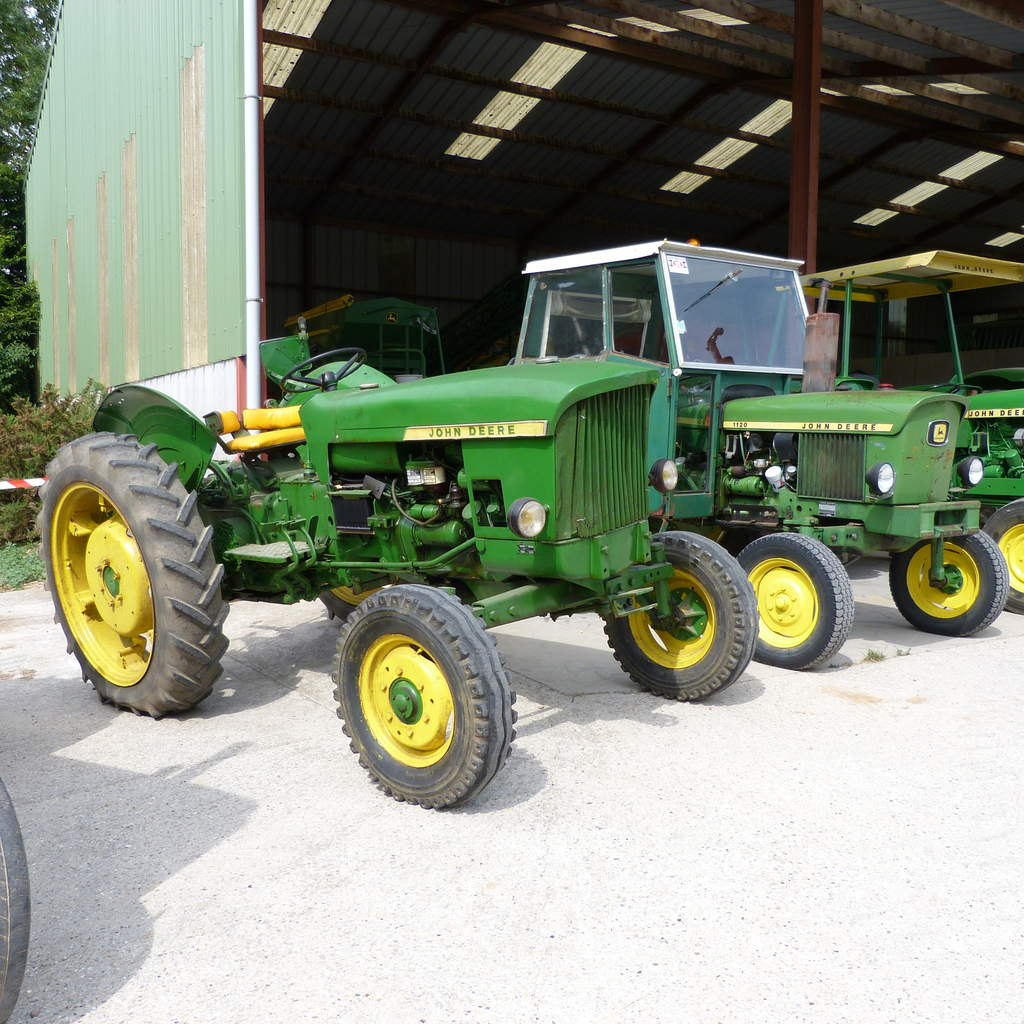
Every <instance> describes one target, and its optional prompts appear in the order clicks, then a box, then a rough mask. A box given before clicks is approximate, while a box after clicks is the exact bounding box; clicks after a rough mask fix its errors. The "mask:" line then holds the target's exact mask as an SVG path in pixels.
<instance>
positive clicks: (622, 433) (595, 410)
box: [557, 385, 650, 537]
mask: <svg viewBox="0 0 1024 1024" xmlns="http://www.w3.org/2000/svg"><path fill="white" fill-rule="evenodd" d="M649 404H650V391H649V389H648V388H646V387H644V386H642V385H641V386H639V387H632V388H623V389H621V390H619V391H610V392H608V393H606V394H603V395H595V396H594V397H593V398H587V399H584V400H583V401H582V402H579V403H578V404H577V405H576V406H575V407H574V408H573V409H571V410H570V411H569V412H568V413H567V414H566V415H565V416H563V417H562V419H561V421H560V422H559V424H558V434H559V438H558V443H557V448H558V451H559V453H560V454H562V455H564V456H568V455H569V453H570V452H572V453H573V455H572V463H571V465H572V475H571V476H568V474H567V471H568V469H569V466H568V465H565V464H564V463H563V465H562V466H560V467H559V472H560V473H562V474H563V483H562V488H561V493H562V496H563V500H562V501H560V502H559V506H560V507H559V509H558V535H559V536H560V537H570V536H574V535H575V536H579V537H594V536H596V535H597V534H600V533H605V532H606V531H608V530H614V529H616V528H617V527H619V526H625V525H627V524H628V523H635V522H638V521H639V520H641V519H644V518H646V516H647V466H646V464H645V463H646V458H647V415H648V406H649ZM571 433H575V444H574V445H573V444H571V443H570V442H571V440H572V439H571V437H570V436H569V435H570V434H571Z"/></svg>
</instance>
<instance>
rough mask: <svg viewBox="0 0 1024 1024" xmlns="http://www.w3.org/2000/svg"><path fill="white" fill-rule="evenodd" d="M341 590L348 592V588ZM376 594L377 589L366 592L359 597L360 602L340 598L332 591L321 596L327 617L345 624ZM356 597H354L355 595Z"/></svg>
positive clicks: (324, 592) (341, 588)
mask: <svg viewBox="0 0 1024 1024" xmlns="http://www.w3.org/2000/svg"><path fill="white" fill-rule="evenodd" d="M338 589H339V590H347V589H348V588H346V587H339V588H338ZM374 593H376V589H372V590H368V591H365V592H364V593H362V594H360V595H359V600H356V601H353V600H351V599H347V598H346V597H342V596H339V595H338V594H336V593H334V591H331V590H324V591H323V592H322V593H321V594H320V603H321V604H322V605H323V606H324V607H325V608H326V609H327V616H328V618H331V619H337V621H338V623H339V624H340V623H342V622H344V621H345V620H346V619H347V618H348V617H349V616H350V615H351V614H352V613H353V612H354V611H355V610H356V609H357V608H358V607H359V606H360V605H361V604H362V603H363V601H365V600H366V598H367V597H369V596H370V594H374ZM353 596H354V595H353Z"/></svg>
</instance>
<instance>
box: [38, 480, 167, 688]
mask: <svg viewBox="0 0 1024 1024" xmlns="http://www.w3.org/2000/svg"><path fill="white" fill-rule="evenodd" d="M50 555H51V560H52V563H53V578H54V585H55V587H56V591H57V598H58V600H59V601H60V605H61V608H62V609H63V611H64V618H65V619H66V620H67V623H68V626H69V627H70V628H71V632H72V635H73V636H74V638H75V640H76V641H77V643H78V646H79V647H80V648H81V650H82V653H83V654H84V655H85V657H86V658H87V659H88V661H89V662H90V664H91V665H92V666H93V667H94V668H95V669H96V670H97V671H98V672H99V673H100V675H101V676H103V678H104V679H106V680H108V681H109V682H111V683H113V684H114V685H115V686H134V685H135V684H136V683H137V682H138V681H139V680H140V679H141V678H142V677H143V676H144V675H145V674H146V670H147V669H148V668H149V662H150V659H151V657H152V655H153V642H154V635H155V634H154V614H153V594H152V590H151V588H150V582H149V573H148V572H147V571H146V564H145V562H144V561H143V559H142V553H141V552H140V551H139V546H138V544H137V543H136V542H135V538H134V537H133V536H132V532H131V530H130V529H129V527H128V524H127V522H126V521H125V518H124V516H123V515H122V513H121V510H120V509H119V508H118V507H117V506H116V505H115V504H114V502H113V501H111V499H110V498H109V497H108V496H107V495H106V494H104V492H103V491H102V490H100V488H98V487H95V486H94V485H92V484H87V483H77V484H73V485H72V486H71V487H69V488H67V490H65V491H64V492H63V493H62V494H61V496H60V498H59V499H58V500H57V505H56V507H55V508H54V511H53V520H52V522H51V525H50Z"/></svg>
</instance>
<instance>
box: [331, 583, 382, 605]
mask: <svg viewBox="0 0 1024 1024" xmlns="http://www.w3.org/2000/svg"><path fill="white" fill-rule="evenodd" d="M382 589H383V588H382V587H371V588H370V589H369V590H360V591H359V593H358V594H357V593H356V592H355V591H354V590H353V589H352V588H351V587H331V593H332V594H333V595H334V596H335V597H336V598H338V599H339V600H341V601H344V602H345V604H350V605H353V606H355V605H357V604H362V603H363V602H364V601H365V600H366V599H367V598H368V597H369V596H370V595H371V594H376V593H377V591H378V590H382Z"/></svg>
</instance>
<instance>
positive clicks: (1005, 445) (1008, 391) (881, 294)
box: [803, 250, 1024, 614]
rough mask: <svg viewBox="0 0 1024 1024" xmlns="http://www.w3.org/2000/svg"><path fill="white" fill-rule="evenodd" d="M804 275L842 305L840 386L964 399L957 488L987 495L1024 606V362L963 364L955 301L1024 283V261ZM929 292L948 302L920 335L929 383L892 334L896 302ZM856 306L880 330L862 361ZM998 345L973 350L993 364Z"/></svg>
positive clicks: (988, 528) (911, 262) (1014, 592)
mask: <svg viewBox="0 0 1024 1024" xmlns="http://www.w3.org/2000/svg"><path fill="white" fill-rule="evenodd" d="M803 280H804V288H805V290H806V291H808V293H811V294H814V295H815V296H818V295H819V294H820V292H821V286H822V283H825V284H826V285H827V298H828V299H833V300H836V301H837V302H839V303H841V304H842V307H841V308H842V310H843V314H842V324H843V328H842V342H841V345H840V349H839V351H840V364H839V376H838V378H837V386H838V387H840V388H842V389H844V390H868V391H871V390H876V389H878V388H880V387H882V384H881V381H882V380H885V381H886V382H887V383H891V382H893V381H895V382H897V383H899V384H900V385H901V386H906V387H909V388H911V389H914V390H924V391H931V392H944V393H949V394H957V395H962V396H964V398H965V399H966V400H967V415H966V417H965V418H964V420H963V421H962V422H961V424H960V429H959V432H958V434H957V437H956V449H957V458H956V471H955V473H954V477H953V480H952V487H953V488H954V489H955V491H956V492H957V493H958V494H959V493H964V494H966V496H967V497H971V498H976V499H977V500H978V501H979V502H981V515H982V522H983V525H984V529H985V532H986V533H987V534H989V536H991V537H992V538H993V540H995V541H996V542H997V543H998V544H999V548H1000V550H1001V551H1002V553H1003V555H1004V557H1005V558H1006V564H1007V566H1008V568H1009V572H1010V596H1009V598H1008V600H1007V602H1006V607H1007V609H1008V610H1009V611H1012V612H1016V613H1018V614H1024V368H1021V367H1013V366H1011V367H1000V366H996V367H991V365H990V367H989V368H987V369H976V370H975V371H974V372H972V373H965V372H964V367H963V356H962V355H961V352H960V339H959V337H958V332H957V324H956V317H955V315H954V308H953V295H954V293H957V294H958V293H960V292H965V291H976V290H978V289H980V288H986V289H988V288H994V287H1000V286H1002V287H1007V286H1012V285H1017V286H1018V287H1020V286H1022V285H1024V264H1020V263H1013V262H1010V261H1009V260H997V259H991V258H989V257H986V256H968V255H965V254H963V253H954V252H944V251H942V250H937V251H932V252H925V253H916V254H915V255H912V256H902V257H899V258H896V259H890V260H882V261H880V262H875V263H865V264H860V265H858V266H852V267H841V268H839V269H838V270H829V271H825V272H824V273H820V274H810V275H807V276H806V277H805V278H804V279H803ZM928 299H931V300H932V305H941V307H942V308H941V315H940V316H938V318H937V319H936V320H935V321H934V323H935V326H934V327H933V328H932V330H931V331H930V332H929V335H928V337H927V338H925V339H923V340H924V342H925V344H926V345H928V347H929V351H926V352H924V353H921V354H919V355H918V356H917V358H916V360H915V363H916V366H917V367H923V368H924V375H925V382H924V383H909V384H908V383H907V375H908V374H909V373H910V372H911V367H910V366H909V365H908V361H907V358H906V357H907V356H912V353H908V352H907V351H906V348H907V345H908V342H907V339H906V338H903V337H898V336H893V337H890V331H889V319H890V318H889V310H890V304H891V303H894V302H907V301H908V300H910V301H913V302H914V305H915V306H920V305H921V303H922V301H923V300H928ZM858 310H859V311H863V313H866V314H868V316H866V317H865V322H864V324H863V326H864V327H866V328H867V329H868V331H869V332H870V334H871V335H873V338H872V341H873V344H872V345H871V352H870V355H868V357H867V359H861V360H858V362H859V363H860V364H861V365H859V366H857V365H854V360H853V355H852V349H853V330H854V321H855V320H858V321H859V320H860V319H861V318H860V316H857V315H856V311H858ZM935 312H938V311H937V310H936V311H935ZM929 320H931V318H929ZM939 324H941V325H942V326H941V327H939V326H938V325H939ZM1001 326H1002V324H1001V323H1000V322H998V321H997V322H995V323H985V324H981V325H977V326H975V327H974V328H973V331H974V333H978V334H980V333H981V331H983V330H984V331H987V332H988V333H990V334H995V332H996V330H997V329H999V328H1000V327H1001ZM1016 329H1017V330H1019V324H1018V325H1016ZM994 340H997V341H998V339H997V338H996V339H994ZM1000 351H1001V350H1000V349H999V348H995V349H987V348H986V349H977V348H975V349H974V350H972V351H971V352H970V353H969V355H973V356H980V357H982V358H983V359H984V361H985V362H986V363H988V364H991V363H992V362H995V361H997V359H998V355H999V352H1000ZM920 375H921V370H920V369H918V371H917V376H918V378H920ZM965 489H966V490H965Z"/></svg>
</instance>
